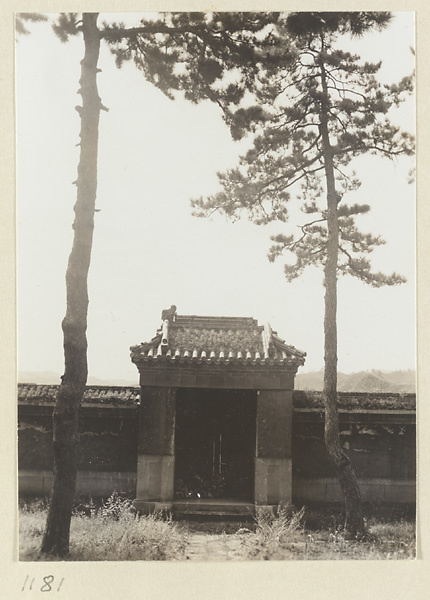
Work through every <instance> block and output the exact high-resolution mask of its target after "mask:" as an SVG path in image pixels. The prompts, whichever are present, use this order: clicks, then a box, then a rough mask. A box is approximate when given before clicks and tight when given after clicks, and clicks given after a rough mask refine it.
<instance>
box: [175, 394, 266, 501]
mask: <svg viewBox="0 0 430 600" xmlns="http://www.w3.org/2000/svg"><path fill="white" fill-rule="evenodd" d="M256 399H257V393H256V392H254V391H249V390H192V389H186V390H178V391H177V397H176V430H175V496H176V498H184V499H186V498H201V499H203V498H232V499H233V498H234V499H237V500H248V501H249V500H251V501H252V500H253V497H254V462H255V418H256Z"/></svg>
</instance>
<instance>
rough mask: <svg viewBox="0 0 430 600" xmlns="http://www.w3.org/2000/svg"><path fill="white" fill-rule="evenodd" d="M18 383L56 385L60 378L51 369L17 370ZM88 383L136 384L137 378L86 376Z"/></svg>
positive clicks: (137, 382) (137, 383)
mask: <svg viewBox="0 0 430 600" xmlns="http://www.w3.org/2000/svg"><path fill="white" fill-rule="evenodd" d="M18 383H35V384H37V385H41V384H46V385H58V384H60V383H61V378H60V375H58V373H54V372H53V371H18ZM88 385H117V386H124V387H126V386H134V385H136V386H138V385H139V380H138V378H137V377H136V380H135V381H127V380H126V379H98V378H97V377H92V376H91V375H90V376H89V377H88Z"/></svg>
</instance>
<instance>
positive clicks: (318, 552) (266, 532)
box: [238, 509, 416, 560]
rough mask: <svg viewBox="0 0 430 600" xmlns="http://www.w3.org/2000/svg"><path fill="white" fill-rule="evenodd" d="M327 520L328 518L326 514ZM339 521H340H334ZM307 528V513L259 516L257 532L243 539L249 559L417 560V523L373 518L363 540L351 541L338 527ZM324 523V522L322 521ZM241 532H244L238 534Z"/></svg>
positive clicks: (313, 519) (314, 517) (368, 524)
mask: <svg viewBox="0 0 430 600" xmlns="http://www.w3.org/2000/svg"><path fill="white" fill-rule="evenodd" d="M325 517H326V519H327V515H325ZM333 519H334V520H335V521H338V519H335V517H334V518H333ZM315 520H316V515H315V514H313V515H312V529H309V528H308V527H307V526H306V511H305V509H302V510H301V511H299V512H296V513H293V514H292V515H289V514H288V513H286V512H285V511H282V510H281V511H279V512H278V514H277V515H275V516H270V515H267V514H266V515H265V514H260V515H257V517H256V525H257V526H256V529H255V532H254V533H252V532H250V534H248V535H247V536H246V539H244V540H243V552H244V554H245V556H246V558H247V559H248V560H397V559H414V558H415V552H416V547H415V523H414V521H413V520H405V519H401V520H399V521H393V522H381V521H380V520H376V519H370V520H369V521H368V522H367V535H366V537H365V538H364V539H363V540H358V539H348V537H347V536H346V535H345V533H344V532H343V531H342V530H341V529H340V528H339V527H338V524H337V523H336V527H329V528H325V529H315V525H314V524H315ZM322 520H323V519H322ZM238 533H240V531H239V532H238Z"/></svg>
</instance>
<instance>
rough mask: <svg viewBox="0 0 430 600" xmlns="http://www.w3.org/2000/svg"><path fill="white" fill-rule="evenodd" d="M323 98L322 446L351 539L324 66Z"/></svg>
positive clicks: (359, 529)
mask: <svg viewBox="0 0 430 600" xmlns="http://www.w3.org/2000/svg"><path fill="white" fill-rule="evenodd" d="M321 82H322V89H323V99H322V101H321V114H320V117H321V120H320V133H321V138H322V147H323V154H324V166H325V178H326V185H327V231H328V234H327V235H328V238H327V258H326V263H325V267H324V285H325V304H324V405H325V429H324V437H325V445H326V448H327V452H328V455H329V457H330V458H331V460H332V461H333V463H334V466H335V469H336V473H337V476H338V479H339V482H340V485H341V488H342V492H343V496H344V500H345V528H346V530H347V531H348V533H350V534H351V535H353V536H356V535H362V534H363V533H364V521H363V511H362V506H361V496H360V490H359V487H358V483H357V478H356V476H355V473H354V469H353V468H352V464H351V460H350V459H349V457H348V456H347V455H346V454H345V452H344V451H343V450H342V447H341V445H340V441H339V413H338V409H337V264H338V253H339V224H338V212H337V205H338V195H337V192H336V184H335V177H334V165H333V149H332V146H331V143H330V137H329V133H328V131H329V130H328V98H329V96H328V90H327V82H326V74H325V69H324V65H322V64H321Z"/></svg>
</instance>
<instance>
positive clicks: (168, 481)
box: [136, 454, 175, 504]
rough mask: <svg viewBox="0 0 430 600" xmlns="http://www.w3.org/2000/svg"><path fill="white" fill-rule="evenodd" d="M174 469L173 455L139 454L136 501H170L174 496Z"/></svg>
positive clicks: (163, 502)
mask: <svg viewBox="0 0 430 600" xmlns="http://www.w3.org/2000/svg"><path fill="white" fill-rule="evenodd" d="M174 469H175V458H174V456H170V455H153V454H140V455H139V456H138V459H137V489H136V501H137V502H143V503H161V504H165V503H171V502H172V500H173V497H174Z"/></svg>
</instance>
